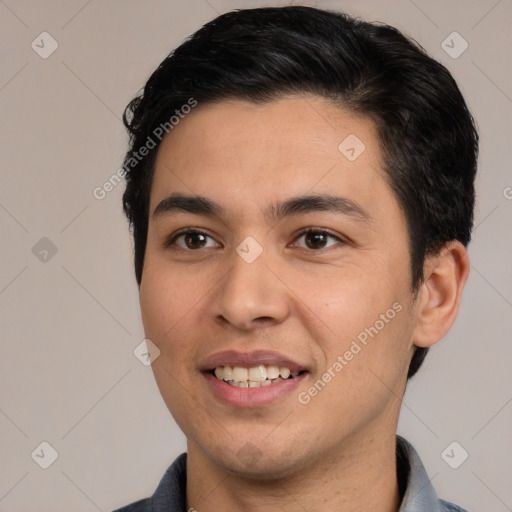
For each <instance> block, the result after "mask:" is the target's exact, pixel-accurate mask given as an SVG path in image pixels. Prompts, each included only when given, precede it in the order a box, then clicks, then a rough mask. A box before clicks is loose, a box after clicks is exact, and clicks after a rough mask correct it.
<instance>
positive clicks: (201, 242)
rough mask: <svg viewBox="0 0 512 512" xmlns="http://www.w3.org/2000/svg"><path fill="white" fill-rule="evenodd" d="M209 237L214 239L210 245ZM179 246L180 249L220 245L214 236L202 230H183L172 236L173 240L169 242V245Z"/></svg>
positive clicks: (196, 248)
mask: <svg viewBox="0 0 512 512" xmlns="http://www.w3.org/2000/svg"><path fill="white" fill-rule="evenodd" d="M208 239H210V240H211V241H213V244H212V243H211V242H210V245H209V246H208V245H207V244H208ZM172 246H177V247H178V248H179V249H184V250H198V249H204V248H205V247H218V246H219V245H218V244H217V243H216V242H215V241H214V240H213V238H212V237H211V236H209V235H207V234H206V233H203V232H201V231H194V230H188V231H182V232H181V233H178V234H176V235H174V236H173V237H171V240H170V241H169V242H168V244H167V247H172Z"/></svg>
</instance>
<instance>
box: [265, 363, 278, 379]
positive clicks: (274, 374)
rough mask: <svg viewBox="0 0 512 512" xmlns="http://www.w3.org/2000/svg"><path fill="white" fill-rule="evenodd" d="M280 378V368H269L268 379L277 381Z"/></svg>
mask: <svg viewBox="0 0 512 512" xmlns="http://www.w3.org/2000/svg"><path fill="white" fill-rule="evenodd" d="M277 377H279V367H278V366H267V379H277Z"/></svg>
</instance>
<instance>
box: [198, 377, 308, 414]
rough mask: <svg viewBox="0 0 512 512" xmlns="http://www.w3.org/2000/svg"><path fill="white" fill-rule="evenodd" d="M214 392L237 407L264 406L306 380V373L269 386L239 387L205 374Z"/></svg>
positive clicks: (227, 402) (219, 397)
mask: <svg viewBox="0 0 512 512" xmlns="http://www.w3.org/2000/svg"><path fill="white" fill-rule="evenodd" d="M203 375H204V376H205V378H206V381H207V382H208V384H209V386H210V389H211V390H212V391H213V394H214V395H215V396H216V397H217V398H218V399H219V400H220V401H221V402H224V403H226V404H228V405H232V406H235V407H245V408H249V407H262V406H264V405H268V404H270V403H272V402H275V401H277V400H279V399H280V398H282V397H284V396H285V395H287V394H289V393H291V392H292V391H293V390H294V389H296V388H297V386H298V385H299V384H300V383H301V382H302V381H303V380H304V378H305V377H306V375H307V374H306V373H301V374H300V375H298V376H297V377H293V378H292V379H286V380H283V381H281V382H277V383H275V384H270V385H269V386H260V387H258V388H239V387H235V386H231V385H229V384H228V383H226V382H224V381H223V380H219V379H217V377H215V376H214V375H212V374H211V373H204V374H203Z"/></svg>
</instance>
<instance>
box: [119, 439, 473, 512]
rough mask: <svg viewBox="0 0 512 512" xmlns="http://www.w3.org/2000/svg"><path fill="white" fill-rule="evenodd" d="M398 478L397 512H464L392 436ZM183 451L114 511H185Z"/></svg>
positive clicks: (407, 445) (408, 446)
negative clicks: (147, 490) (150, 485)
mask: <svg viewBox="0 0 512 512" xmlns="http://www.w3.org/2000/svg"><path fill="white" fill-rule="evenodd" d="M396 458H397V473H398V481H399V484H400V487H401V493H402V496H403V497H402V504H401V505H400V509H399V510H398V512H467V511H466V510H465V509H463V508H461V507H459V506H457V505H454V504H453V503H449V502H448V501H444V500H440V499H439V498H438V497H437V494H436V492H435V491H434V488H433V487H432V484H431V483H430V479H429V477H428V475H427V472H426V471H425V468H424V467H423V464H422V462H421V460H420V457H419V455H418V453H417V452H416V450H415V449H414V448H413V446H412V445H411V444H410V443H409V442H408V441H406V440H405V439H404V438H403V437H400V436H397V437H396ZM186 487H187V454H186V453H182V454H181V455H180V456H179V457H178V458H177V459H176V460H175V461H174V462H173V463H172V465H171V466H169V468H168V469H167V471H166V472H165V474H164V476H163V477H162V480H161V481H160V483H159V485H158V487H157V489H156V491H155V493H154V494H153V496H151V498H146V499H144V500H140V501H137V502H135V503H132V504H131V505H128V506H126V507H123V508H119V509H117V510H115V511H114V512H187V509H186V506H187V505H186Z"/></svg>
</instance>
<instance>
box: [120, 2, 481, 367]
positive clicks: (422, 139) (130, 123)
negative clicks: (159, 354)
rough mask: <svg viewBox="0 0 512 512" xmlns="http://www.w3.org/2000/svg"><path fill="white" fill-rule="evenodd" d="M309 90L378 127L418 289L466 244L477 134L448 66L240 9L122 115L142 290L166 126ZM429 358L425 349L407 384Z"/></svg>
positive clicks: (324, 19) (338, 16)
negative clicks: (427, 263) (434, 262)
mask: <svg viewBox="0 0 512 512" xmlns="http://www.w3.org/2000/svg"><path fill="white" fill-rule="evenodd" d="M304 93H306V94H308V93H312V94H315V95H320V96H322V97H325V98H328V99H330V100H332V102H333V104H334V105H339V106H341V107H343V108H345V109H348V110H349V111H352V112H354V113H356V114H359V115H361V116H366V117H368V118H370V119H372V120H373V121H374V122H375V123H376V126H377V129H378V133H379V137H380V143H381V151H382V155H383V167H384V171H385V172H386V176H387V179H388V183H389V185H390V187H391V188H392V190H393V191H394V193H395V195H396V198H397V200H398V202H399V204H400V206H401V208H402V210H403V211H404V214H405V217H406V219H407V224H408V231H409V237H410V254H411V274H412V282H411V288H412V291H414V292H416V291H417V290H418V288H419V285H420V284H421V282H422V280H423V263H424V259H425V257H426V256H427V255H429V254H435V253H436V252H437V251H438V250H439V249H440V248H441V247H442V246H443V244H445V243H446V242H448V241H451V240H459V241H460V242H461V243H463V244H464V245H465V246H466V245H467V244H468V243H469V241H470V238H471V230H472V227H473V208H474V200H475V197H474V196H475V192H474V178H475V173H476V163H477V156H478V134H477V131H476V128H475V123H474V121H473V118H472V116H471V114H470V112H469V111H468V108H467V106H466V103H465V101H464V99H463V97H462V94H461V93H460V91H459V88H458V87H457V84H456V83H455V81H454V79H453V78H452V76H451V75H450V73H449V72H448V71H447V69H446V68H445V67H444V66H443V65H442V64H440V63H439V62H437V61H435V60H433V59H432V58H431V57H429V56H428V55H427V54H426V52H425V51H424V50H423V48H422V47H421V46H419V45H418V44H417V43H416V42H414V41H412V40H411V39H409V38H407V37H405V36H404V35H403V34H401V33H400V32H399V31H398V30H397V29H395V28H393V27H391V26H388V25H385V24H382V23H368V22H365V21H362V20H359V19H356V18H353V17H351V16H349V15H347V14H345V13H340V12H334V11H326V10H320V9H316V8H312V7H305V6H289V7H272V8H257V9H242V10H235V11H231V12H228V13H226V14H223V15H221V16H219V17H217V18H216V19H214V20H212V21H210V22H209V23H207V24H206V25H204V26H203V27H202V28H201V29H199V30H198V31H197V32H196V33H195V34H193V35H192V36H191V37H190V38H188V39H187V40H186V41H185V42H184V43H182V44H181V45H180V46H179V47H178V48H177V49H175V50H174V51H173V52H171V53H170V54H169V55H168V56H167V57H166V58H165V59H164V61H163V62H162V63H161V64H160V65H159V66H158V68H157V69H156V70H155V71H154V73H153V74H152V75H151V77H150V78H149V80H148V81H147V83H146V85H145V87H144V88H143V90H142V91H141V92H140V94H139V95H138V96H137V97H136V98H134V99H133V100H132V101H131V102H130V103H129V104H128V106H127V107H126V109H125V112H124V116H123V119H124V123H125V126H126V128H127V129H128V132H129V135H130V147H129V150H128V152H127V154H126V157H125V160H124V165H123V169H124V170H125V178H126V190H125V192H124V195H123V208H124V212H125V214H126V216H127V217H128V220H129V222H130V227H131V228H132V230H133V237H134V243H135V255H134V257H135V276H136V279H137V282H138V284H139V286H140V283H141V280H142V270H143V266H144V254H145V250H146V239H147V231H148V219H149V198H150V190H151V183H152V177H153V172H154V163H155V159H156V154H157V151H158V147H159V143H160V141H161V137H155V134H160V133H163V130H162V129H160V131H158V127H166V129H165V131H166V132H167V131H170V129H171V128H172V127H173V126H172V125H170V123H169V120H170V118H171V117H172V115H173V114H174V113H177V111H180V109H181V108H182V106H183V105H186V104H187V103H189V102H190V100H191V98H192V99H193V101H197V102H198V103H199V104H207V103H213V102H218V101H221V100H224V99H242V100H247V101H250V102H255V103H259V102H267V101H271V100H275V99H278V98H280V97H283V96H286V95H293V94H304ZM178 121H179V120H178ZM155 138H156V139H157V140H156V141H155V140H154V139H155ZM150 140H151V141H152V143H153V145H154V146H156V147H155V148H154V149H153V150H151V151H149V152H147V151H146V153H147V155H146V156H145V157H144V158H141V156H140V155H138V153H137V151H138V150H139V148H141V147H143V146H144V145H148V141H150ZM427 350H428V349H427V348H420V347H417V348H416V351H415V353H414V355H413V357H412V360H411V363H410V366H409V372H408V377H411V376H412V375H414V373H416V371H417V370H418V368H419V367H420V365H421V363H422V362H423V359H424V357H425V355H426V353H427Z"/></svg>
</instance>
